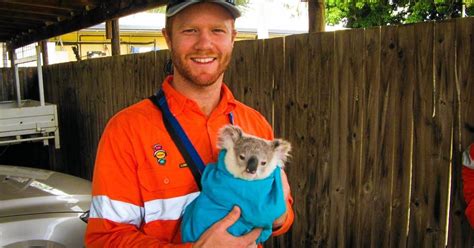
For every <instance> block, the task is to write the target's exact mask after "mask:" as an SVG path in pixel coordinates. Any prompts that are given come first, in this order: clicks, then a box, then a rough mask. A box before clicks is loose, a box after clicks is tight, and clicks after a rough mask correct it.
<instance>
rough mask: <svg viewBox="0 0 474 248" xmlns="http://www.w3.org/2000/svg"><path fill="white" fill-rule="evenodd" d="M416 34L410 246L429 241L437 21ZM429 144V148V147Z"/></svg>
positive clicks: (417, 28) (423, 27)
mask: <svg viewBox="0 0 474 248" xmlns="http://www.w3.org/2000/svg"><path fill="white" fill-rule="evenodd" d="M415 33H416V66H417V80H416V81H415V97H414V114H415V115H414V125H415V130H414V148H413V149H414V154H413V180H412V189H413V190H412V195H411V202H412V203H411V208H410V226H409V227H410V229H409V236H408V246H409V247H413V246H422V247H424V246H425V245H426V243H425V237H424V234H425V231H426V228H425V225H426V222H427V219H428V214H429V213H428V212H427V211H426V208H427V205H428V202H427V199H426V197H425V191H426V187H430V185H427V184H428V182H427V175H428V173H430V172H429V169H428V167H429V165H427V162H425V161H429V160H426V159H427V156H428V159H429V151H427V149H430V148H429V147H430V146H429V143H430V141H431V139H430V127H429V123H428V120H430V119H431V116H432V112H433V98H432V94H433V90H434V89H433V80H434V78H433V70H434V68H433V54H432V51H433V39H434V27H433V23H424V24H422V25H417V26H416V27H415ZM426 145H428V147H425V146H426Z"/></svg>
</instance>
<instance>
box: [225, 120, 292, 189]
mask: <svg viewBox="0 0 474 248" xmlns="http://www.w3.org/2000/svg"><path fill="white" fill-rule="evenodd" d="M217 147H218V148H219V149H226V150H227V153H226V157H225V165H226V168H227V170H228V171H229V172H230V173H231V174H232V175H233V176H234V177H237V178H241V179H245V180H255V179H262V178H266V177H268V176H269V175H270V174H271V173H272V172H273V170H275V168H276V167H277V165H278V164H280V165H281V166H283V165H284V164H285V162H286V160H287V158H288V156H289V154H288V153H289V152H290V150H291V145H290V143H289V142H287V141H285V140H281V139H275V140H273V141H268V140H265V139H261V138H258V137H255V136H252V135H248V134H245V133H244V132H243V131H242V129H240V128H239V127H237V126H233V125H227V126H225V127H223V128H222V129H221V130H220V133H219V136H218V142H217Z"/></svg>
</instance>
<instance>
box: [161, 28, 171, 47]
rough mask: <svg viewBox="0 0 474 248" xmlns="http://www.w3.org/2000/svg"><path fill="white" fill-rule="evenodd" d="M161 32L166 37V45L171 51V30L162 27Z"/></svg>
mask: <svg viewBox="0 0 474 248" xmlns="http://www.w3.org/2000/svg"><path fill="white" fill-rule="evenodd" d="M161 33H162V34H163V37H165V41H166V45H167V46H168V50H170V51H171V32H169V30H167V29H166V28H162V29H161Z"/></svg>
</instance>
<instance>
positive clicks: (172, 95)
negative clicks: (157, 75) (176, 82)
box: [161, 75, 237, 116]
mask: <svg viewBox="0 0 474 248" xmlns="http://www.w3.org/2000/svg"><path fill="white" fill-rule="evenodd" d="M172 81H173V76H171V75H170V76H168V77H166V78H165V80H164V81H163V84H162V86H161V87H162V89H163V91H164V93H165V96H166V101H167V102H168V106H169V108H170V110H171V112H172V113H173V115H175V116H176V115H179V114H181V113H182V112H183V111H184V109H185V107H188V108H190V109H191V110H193V111H197V112H201V110H200V109H199V106H198V105H197V103H196V102H195V101H193V100H191V99H189V98H187V97H186V96H184V95H183V94H181V93H180V92H178V91H177V90H175V89H174V88H173V86H171V82H172ZM236 102H237V101H236V100H235V98H234V96H233V95H232V92H231V91H230V89H229V88H228V87H227V85H225V84H222V88H221V99H220V101H219V103H218V104H217V106H216V108H215V109H214V111H213V113H212V114H211V115H214V113H216V114H222V113H224V114H228V113H230V112H232V111H233V110H234V108H235V106H236Z"/></svg>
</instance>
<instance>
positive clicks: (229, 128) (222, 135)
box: [217, 125, 243, 149]
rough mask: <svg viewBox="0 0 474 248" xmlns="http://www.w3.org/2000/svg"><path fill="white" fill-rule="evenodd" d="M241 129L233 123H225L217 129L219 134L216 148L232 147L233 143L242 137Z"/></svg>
mask: <svg viewBox="0 0 474 248" xmlns="http://www.w3.org/2000/svg"><path fill="white" fill-rule="evenodd" d="M242 135H243V134H242V129H240V127H238V126H234V125H226V126H224V127H223V128H221V130H219V136H218V139H217V148H219V149H231V148H233V147H234V143H235V142H236V141H237V140H239V139H240V138H242Z"/></svg>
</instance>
